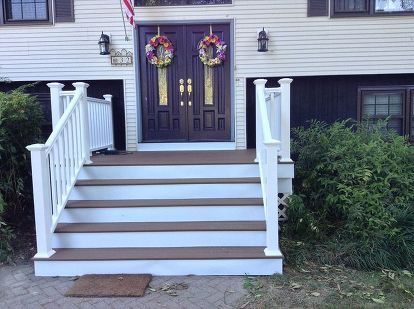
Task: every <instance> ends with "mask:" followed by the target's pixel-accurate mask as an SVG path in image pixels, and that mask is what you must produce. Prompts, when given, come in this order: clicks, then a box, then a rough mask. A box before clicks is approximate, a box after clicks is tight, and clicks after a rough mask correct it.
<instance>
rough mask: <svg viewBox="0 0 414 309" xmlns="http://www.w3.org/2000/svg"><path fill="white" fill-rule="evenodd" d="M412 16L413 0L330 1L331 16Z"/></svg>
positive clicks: (413, 12)
mask: <svg viewBox="0 0 414 309" xmlns="http://www.w3.org/2000/svg"><path fill="white" fill-rule="evenodd" d="M388 14H394V15H404V14H414V0H331V16H333V17H341V16H370V15H388Z"/></svg>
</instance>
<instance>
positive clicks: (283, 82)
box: [278, 78, 293, 85]
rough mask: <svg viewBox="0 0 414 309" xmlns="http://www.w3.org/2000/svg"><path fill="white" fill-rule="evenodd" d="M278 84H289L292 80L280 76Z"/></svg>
mask: <svg viewBox="0 0 414 309" xmlns="http://www.w3.org/2000/svg"><path fill="white" fill-rule="evenodd" d="M278 82H279V85H282V84H290V83H291V82H293V79H291V78H282V79H279V81H278Z"/></svg>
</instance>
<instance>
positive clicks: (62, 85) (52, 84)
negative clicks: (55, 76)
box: [46, 83, 65, 89]
mask: <svg viewBox="0 0 414 309" xmlns="http://www.w3.org/2000/svg"><path fill="white" fill-rule="evenodd" d="M46 85H47V86H48V87H49V88H51V89H52V88H57V89H63V87H65V85H64V84H61V83H47V84H46Z"/></svg>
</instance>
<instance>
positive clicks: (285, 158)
mask: <svg viewBox="0 0 414 309" xmlns="http://www.w3.org/2000/svg"><path fill="white" fill-rule="evenodd" d="M292 81H293V80H292V79H291V78H282V79H281V80H279V84H280V89H281V96H282V98H281V108H280V111H281V112H280V114H281V119H280V130H281V134H280V135H281V147H280V149H281V150H280V156H281V159H280V161H281V162H292V159H291V158H290V84H291V83H292Z"/></svg>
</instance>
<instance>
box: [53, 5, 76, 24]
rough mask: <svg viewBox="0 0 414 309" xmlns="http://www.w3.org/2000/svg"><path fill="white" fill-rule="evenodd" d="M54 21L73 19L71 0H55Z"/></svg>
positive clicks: (69, 20)
mask: <svg viewBox="0 0 414 309" xmlns="http://www.w3.org/2000/svg"><path fill="white" fill-rule="evenodd" d="M55 21H56V22H57V23H59V22H71V21H75V13H74V8H73V0H55Z"/></svg>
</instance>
